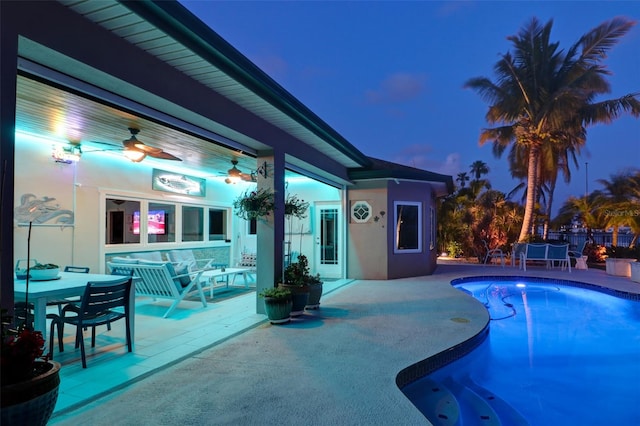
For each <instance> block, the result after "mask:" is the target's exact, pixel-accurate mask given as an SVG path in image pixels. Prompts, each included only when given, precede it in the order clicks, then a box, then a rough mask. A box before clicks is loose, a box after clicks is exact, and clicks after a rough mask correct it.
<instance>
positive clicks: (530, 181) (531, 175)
mask: <svg viewBox="0 0 640 426" xmlns="http://www.w3.org/2000/svg"><path fill="white" fill-rule="evenodd" d="M539 152H540V148H539V147H538V145H536V144H533V145H531V148H530V149H529V168H528V170H527V201H526V203H525V206H524V218H523V221H522V228H521V229H520V236H519V237H518V241H519V242H523V241H526V240H527V237H528V236H529V234H530V232H531V226H532V223H533V220H532V219H533V210H534V208H535V204H536V190H537V187H536V180H537V179H536V176H537V175H538V153H539Z"/></svg>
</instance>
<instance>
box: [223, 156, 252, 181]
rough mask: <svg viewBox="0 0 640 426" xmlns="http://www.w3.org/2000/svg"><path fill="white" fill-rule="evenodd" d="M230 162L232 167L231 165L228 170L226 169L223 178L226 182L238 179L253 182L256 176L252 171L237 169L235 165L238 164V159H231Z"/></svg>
mask: <svg viewBox="0 0 640 426" xmlns="http://www.w3.org/2000/svg"><path fill="white" fill-rule="evenodd" d="M231 164H232V165H233V167H231V168H230V169H229V170H227V178H226V179H225V180H224V181H225V182H226V183H233V184H235V183H238V182H240V181H244V182H255V181H256V178H255V175H254V174H253V173H243V172H241V171H240V169H238V167H236V166H237V165H238V160H235V159H234V160H231Z"/></svg>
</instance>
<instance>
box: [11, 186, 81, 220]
mask: <svg viewBox="0 0 640 426" xmlns="http://www.w3.org/2000/svg"><path fill="white" fill-rule="evenodd" d="M52 201H55V198H53V197H48V196H46V195H45V196H44V197H42V198H38V197H36V196H35V195H34V194H22V196H21V197H20V205H19V206H17V207H16V208H14V212H13V214H14V219H15V221H16V223H17V224H18V225H27V224H29V222H32V223H34V224H44V223H53V224H56V225H62V226H64V225H73V211H71V210H65V209H61V208H60V205H59V204H52ZM54 219H55V220H54Z"/></svg>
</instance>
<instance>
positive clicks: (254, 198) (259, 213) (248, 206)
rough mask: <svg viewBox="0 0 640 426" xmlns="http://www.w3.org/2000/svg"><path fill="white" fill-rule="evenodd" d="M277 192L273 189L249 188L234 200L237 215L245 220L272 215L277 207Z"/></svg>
mask: <svg viewBox="0 0 640 426" xmlns="http://www.w3.org/2000/svg"><path fill="white" fill-rule="evenodd" d="M274 195H275V193H274V192H273V191H272V190H271V189H264V188H263V189H258V190H247V191H245V192H244V193H243V194H242V195H240V196H239V197H238V198H236V199H235V200H234V201H233V208H234V209H235V211H236V216H238V217H241V218H243V219H245V220H251V219H262V220H264V218H265V217H267V216H269V215H271V213H272V212H273V209H274V207H275V200H274Z"/></svg>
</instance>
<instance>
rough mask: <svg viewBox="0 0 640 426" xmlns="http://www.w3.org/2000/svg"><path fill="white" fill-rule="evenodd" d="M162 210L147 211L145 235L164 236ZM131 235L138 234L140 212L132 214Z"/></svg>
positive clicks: (163, 214) (163, 212) (164, 228)
mask: <svg viewBox="0 0 640 426" xmlns="http://www.w3.org/2000/svg"><path fill="white" fill-rule="evenodd" d="M165 216H166V212H165V211H164V210H149V213H148V214H147V234H149V235H164V234H165V232H166V227H165ZM133 233H134V234H135V235H138V234H140V212H139V211H136V212H133Z"/></svg>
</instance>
